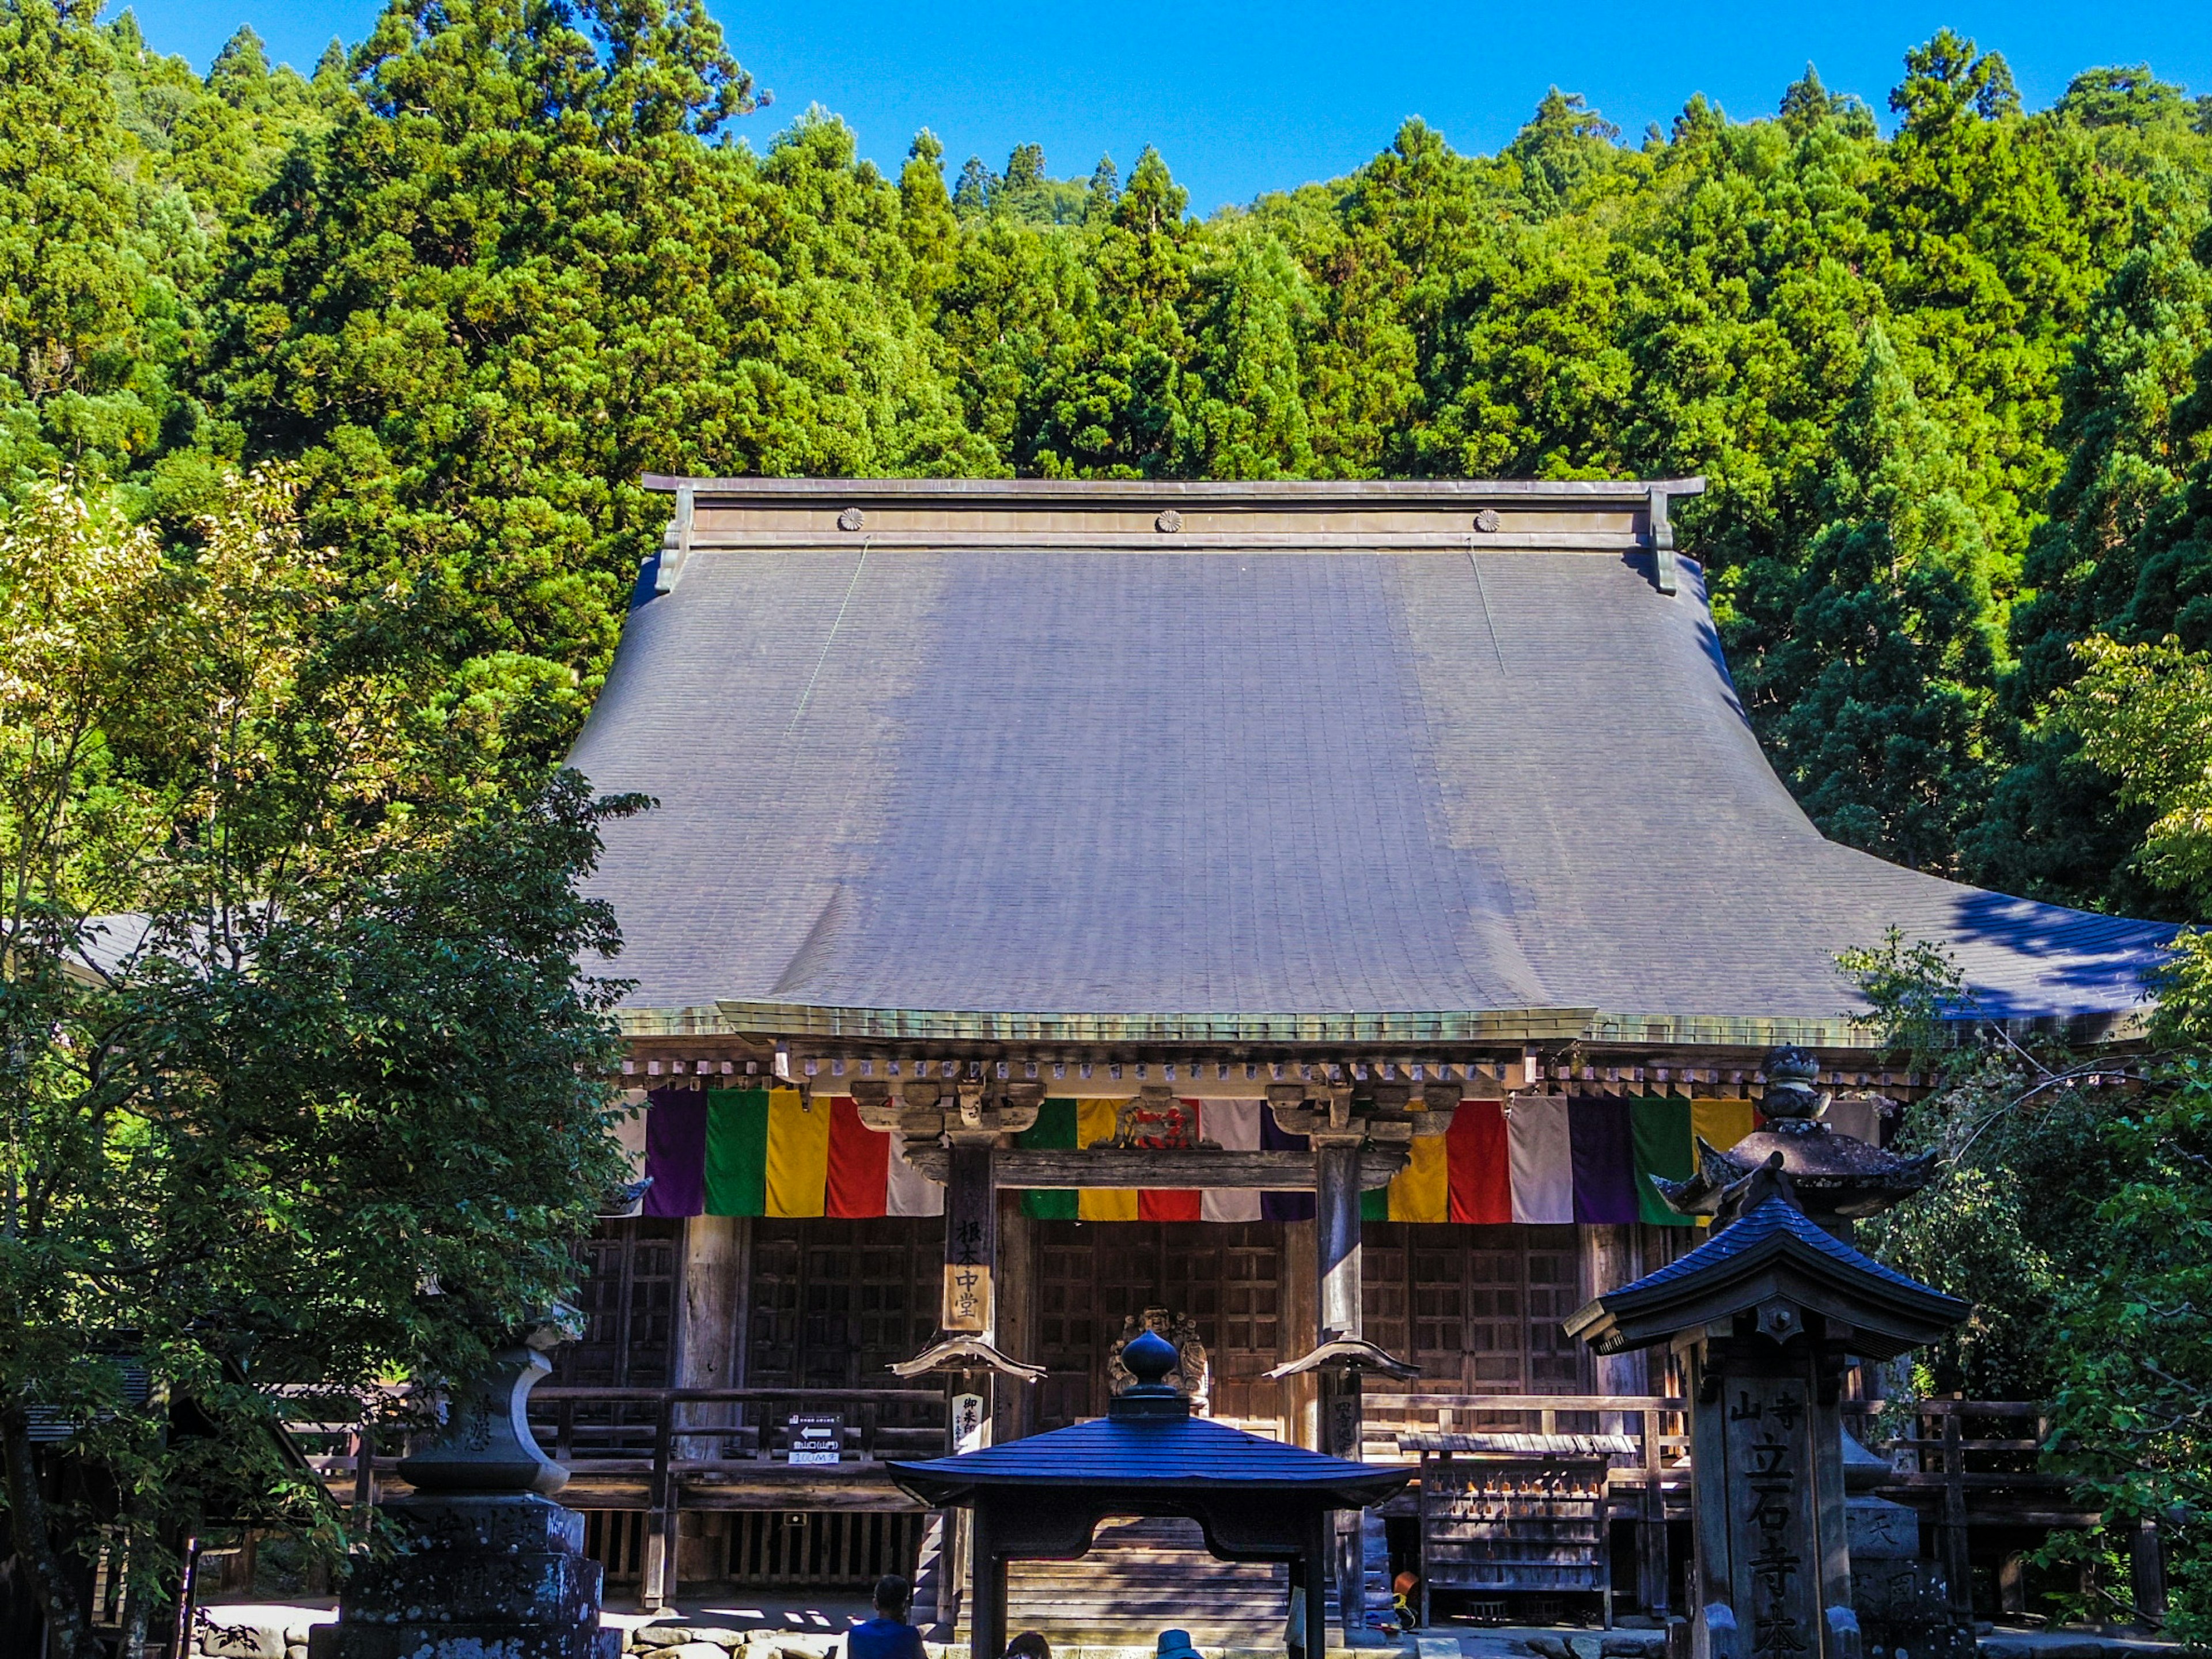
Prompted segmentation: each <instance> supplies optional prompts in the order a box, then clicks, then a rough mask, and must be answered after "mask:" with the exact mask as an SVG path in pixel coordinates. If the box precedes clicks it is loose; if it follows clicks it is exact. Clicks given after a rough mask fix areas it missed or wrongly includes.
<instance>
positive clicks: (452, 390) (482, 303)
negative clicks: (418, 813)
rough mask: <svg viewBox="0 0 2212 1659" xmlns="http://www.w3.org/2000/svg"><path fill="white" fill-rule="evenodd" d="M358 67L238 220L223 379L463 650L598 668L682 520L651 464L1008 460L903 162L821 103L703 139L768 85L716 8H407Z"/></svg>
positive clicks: (893, 465)
mask: <svg viewBox="0 0 2212 1659" xmlns="http://www.w3.org/2000/svg"><path fill="white" fill-rule="evenodd" d="M355 74H356V81H357V83H358V91H359V94H360V95H359V98H358V100H356V103H355V105H354V106H353V107H351V108H350V109H349V111H348V112H347V113H346V114H345V116H344V117H343V118H342V119H341V120H340V121H339V122H338V124H337V126H336V127H335V128H333V130H332V131H331V132H330V133H329V134H328V136H327V137H325V138H323V139H321V140H319V141H318V142H315V143H311V144H308V145H305V146H303V147H301V149H298V150H296V151H295V155H294V156H293V159H292V161H290V162H289V163H288V167H287V170H286V172H285V173H284V175H283V179H281V181H280V182H279V184H278V185H277V186H276V189H275V190H273V191H271V192H270V194H269V196H268V197H266V198H264V204H263V210H262V211H261V213H260V214H259V215H258V217H257V218H256V220H255V221H254V222H253V223H252V225H251V226H250V227H249V228H248V229H247V230H246V231H245V232H243V233H241V234H240V238H239V252H238V254H237V257H236V258H235V260H234V262H233V264H231V266H230V268H229V270H228V272H227V273H226V274H225V276H223V278H222V283H221V284H220V287H219V290H218V302H219V305H220V308H221V315H222V328H221V335H222V337H221V341H220V345H219V349H218V350H217V352H216V357H215V362H214V366H213V374H214V380H213V384H215V385H216V386H219V387H220V390H221V399H220V406H221V409H222V413H223V415H224V416H225V417H226V419H227V420H228V421H229V422H232V423H234V428H235V430H236V432H237V433H238V435H239V441H241V442H242V443H243V445H244V447H245V448H246V451H247V452H248V453H251V454H253V455H257V456H258V455H264V454H282V455H286V456H296V457H297V458H299V459H300V462H301V467H302V472H303V476H304V477H305V478H306V480H307V494H306V496H305V502H304V509H303V511H304V515H305V521H306V523H307V526H308V528H309V531H310V533H311V534H312V535H313V537H314V538H316V539H319V540H323V541H327V542H329V543H330V544H333V545H336V546H338V547H341V548H343V550H344V553H345V557H346V560H347V562H348V572H349V578H350V579H351V580H353V581H354V582H355V583H356V584H357V585H359V586H362V587H365V588H382V587H386V586H395V585H396V586H404V587H405V588H407V589H409V590H410V591H411V592H416V593H419V594H420V595H421V596H422V601H423V603H425V604H426V605H431V606H433V607H435V608H436V609H437V610H438V611H439V613H440V614H441V617H443V618H444V624H443V625H444V628H445V630H446V641H447V642H446V644H445V645H444V647H443V650H444V653H445V654H446V656H447V659H448V661H449V662H450V663H451V664H452V665H453V667H454V668H455V669H456V670H457V671H474V670H473V669H471V666H470V665H478V664H481V663H483V662H484V661H485V660H487V659H490V658H492V657H495V656H499V655H506V656H510V657H513V658H514V659H526V660H527V661H529V662H532V663H534V664H537V665H541V669H540V671H539V672H540V677H541V678H543V679H544V682H545V683H547V684H562V683H563V681H565V682H566V683H567V684H570V685H578V684H580V685H585V686H588V685H589V684H592V682H593V681H594V680H595V679H596V678H597V676H599V674H600V673H602V672H603V671H605V666H606V663H607V660H608V659H609V656H610V654H611V651H612V648H613V643H614V638H615V634H616V630H617V625H618V623H619V620H620V617H621V616H622V613H623V604H624V600H625V599H626V596H627V594H628V592H629V586H630V584H631V582H632V580H633V579H634V577H635V571H636V568H637V565H638V562H639V560H640V559H641V556H643V555H644V553H645V552H646V551H647V549H649V548H650V547H651V546H652V545H653V543H654V542H655V540H656V539H657V538H658V535H659V527H660V525H661V523H662V521H663V520H665V506H664V505H662V504H658V503H656V501H654V499H653V498H652V497H649V496H648V495H646V494H645V493H644V492H643V491H642V490H641V489H640V488H639V487H638V483H637V479H638V477H639V475H640V474H641V473H642V472H645V471H654V470H659V471H684V470H692V471H702V470H703V471H717V472H724V473H750V472H769V473H801V474H805V473H832V474H834V473H888V474H898V473H909V472H932V471H962V470H973V469H975V468H977V467H984V468H987V467H988V465H989V463H990V458H989V455H988V452H987V450H985V449H984V448H983V447H981V445H979V444H977V443H976V442H975V441H974V440H973V439H972V438H970V437H969V435H968V434H967V432H966V430H965V429H964V428H963V423H962V422H961V420H960V417H959V411H958V409H957V404H955V403H954V401H953V399H952V398H951V396H950V394H949V392H948V391H947V389H946V388H945V386H944V385H943V383H942V382H941V380H939V376H938V374H937V373H936V372H935V368H934V366H933V365H934V353H933V349H932V348H931V344H930V343H929V341H928V340H927V337H925V335H924V333H923V331H922V330H921V327H920V325H919V324H918V322H917V318H916V312H915V297H916V296H915V279H914V275H913V273H914V269H915V250H913V249H911V248H910V247H909V246H908V244H907V243H906V241H905V240H902V237H901V235H900V224H901V207H902V201H901V196H900V193H899V191H897V190H896V189H894V188H893V187H892V186H891V185H890V184H889V183H888V182H887V181H886V180H885V179H883V178H882V177H881V175H879V174H878V173H877V172H876V171H875V170H874V169H873V168H872V167H869V166H867V165H866V164H865V163H862V162H859V161H856V160H855V158H854V153H853V141H852V135H851V134H850V133H849V132H848V131H847V130H846V129H845V128H844V127H843V126H842V125H840V124H838V123H837V122H836V121H835V120H833V119H831V118H828V117H826V116H823V115H820V114H817V113H810V114H809V115H807V116H806V117H804V118H801V120H800V121H799V122H798V123H797V124H796V125H794V126H793V127H792V128H791V129H790V130H789V131H787V132H786V133H785V134H784V135H783V136H782V137H781V138H779V139H778V140H777V141H776V143H775V144H774V145H773V146H772V147H771V148H770V149H769V151H768V153H767V154H766V155H764V156H761V157H758V158H756V157H755V156H753V155H751V154H750V152H748V151H746V150H744V149H738V148H735V147H731V146H727V145H720V146H717V145H713V144H709V143H706V142H703V141H704V140H706V139H707V138H708V137H711V136H712V135H713V134H714V133H715V132H716V131H719V130H720V127H721V126H722V125H723V124H724V123H725V122H726V120H727V119H729V118H731V117H732V116H733V115H735V114H736V113H738V112H741V111H742V110H743V109H744V108H745V107H746V106H747V100H748V99H749V96H750V81H749V80H748V79H747V77H746V76H744V72H743V71H742V70H740V69H739V68H738V65H737V64H736V63H735V61H734V60H733V59H732V58H731V57H730V56H729V54H728V53H727V52H726V50H725V49H724V47H723V46H722V43H721V36H720V31H719V29H717V28H716V27H714V25H713V24H712V23H710V22H708V21H707V19H706V16H705V14H704V12H703V11H702V9H700V8H699V7H698V5H697V4H696V3H668V4H656V5H652V6H647V7H643V8H639V7H635V6H627V5H624V6H614V5H606V6H599V7H578V8H574V9H563V10H560V11H555V10H551V9H542V8H538V7H535V6H528V5H523V4H520V3H508V0H471V3H466V4H455V5H441V6H436V7H432V6H428V5H423V6H421V7H413V8H410V7H396V8H395V9H392V10H391V11H389V12H387V13H386V15H385V17H384V19H383V20H382V21H381V22H380V24H379V25H378V27H377V29H376V32H375V33H374V34H373V35H372V36H371V37H370V39H369V40H368V43H367V44H366V45H365V46H362V48H361V49H360V51H359V52H357V53H356V57H355ZM549 88H550V90H549ZM924 252H927V250H925V251H924Z"/></svg>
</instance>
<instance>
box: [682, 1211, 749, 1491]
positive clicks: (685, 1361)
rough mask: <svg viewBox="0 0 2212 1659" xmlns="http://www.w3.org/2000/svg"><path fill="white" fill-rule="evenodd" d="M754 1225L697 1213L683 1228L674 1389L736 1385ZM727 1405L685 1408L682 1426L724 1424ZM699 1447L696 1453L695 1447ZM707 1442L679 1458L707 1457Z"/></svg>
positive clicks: (744, 1220)
mask: <svg viewBox="0 0 2212 1659" xmlns="http://www.w3.org/2000/svg"><path fill="white" fill-rule="evenodd" d="M751 1229H752V1223H751V1221H750V1219H749V1218H744V1217H741V1216H732V1215H695V1216H693V1217H691V1218H690V1219H689V1220H687V1221H686V1222H685V1223H684V1267H683V1279H682V1283H683V1297H682V1299H681V1301H680V1302H679V1304H678V1307H679V1309H680V1312H679V1314H678V1320H677V1327H676V1386H677V1387H678V1388H679V1389H733V1388H736V1387H737V1386H738V1329H739V1328H740V1327H741V1326H742V1325H743V1324H744V1313H745V1290H746V1285H745V1271H744V1270H745V1260H744V1258H745V1255H746V1246H747V1245H749V1244H750V1243H751V1237H750V1234H751ZM726 1409H727V1408H726V1407H719V1406H690V1407H685V1408H684V1413H683V1414H682V1416H681V1418H680V1419H678V1420H679V1422H680V1423H681V1424H682V1425H683V1426H684V1427H687V1428H688V1427H692V1426H704V1425H708V1424H720V1423H723V1422H724V1421H725V1420H726V1419H725V1418H724V1417H723V1416H722V1415H720V1413H724V1412H726ZM693 1444H694V1443H686V1445H685V1446H684V1449H682V1450H681V1451H679V1452H678V1455H679V1456H683V1457H704V1456H706V1455H708V1443H707V1442H706V1441H705V1439H704V1438H702V1439H700V1440H699V1441H697V1442H696V1449H693Z"/></svg>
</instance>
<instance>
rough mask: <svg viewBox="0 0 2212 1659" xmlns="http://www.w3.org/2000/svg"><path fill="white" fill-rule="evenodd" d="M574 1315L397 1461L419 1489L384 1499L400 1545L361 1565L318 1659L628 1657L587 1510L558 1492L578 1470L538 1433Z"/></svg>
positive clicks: (516, 1354)
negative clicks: (544, 1388) (554, 1356)
mask: <svg viewBox="0 0 2212 1659" xmlns="http://www.w3.org/2000/svg"><path fill="white" fill-rule="evenodd" d="M563 1316H566V1317H565V1318H564V1317H563ZM573 1317H574V1314H573V1310H568V1309H562V1310H556V1314H555V1315H552V1316H548V1317H546V1318H544V1319H543V1320H541V1321H539V1322H537V1323H536V1324H533V1325H532V1326H530V1327H529V1328H526V1329H525V1330H523V1331H521V1332H519V1333H517V1334H516V1336H515V1338H514V1340H513V1341H512V1342H511V1343H509V1344H508V1345H507V1346H503V1347H501V1348H500V1349H499V1350H497V1351H496V1352H494V1353H493V1355H492V1356H491V1358H490V1360H489V1362H488V1363H487V1364H485V1366H484V1368H483V1370H480V1371H479V1372H477V1374H476V1375H475V1376H472V1377H470V1378H469V1379H467V1380H466V1381H465V1382H464V1383H459V1384H457V1385H456V1386H455V1387H454V1389H453V1392H452V1395H451V1396H450V1398H449V1399H448V1401H447V1410H446V1421H445V1424H444V1425H443V1427H442V1428H441V1431H440V1432H439V1434H438V1436H437V1437H436V1438H435V1440H434V1441H433V1442H432V1443H430V1444H429V1445H428V1446H426V1447H425V1448H423V1449H422V1450H421V1451H419V1452H416V1454H415V1455H412V1456H410V1457H408V1458H406V1459H404V1461H402V1462H401V1463H400V1465H399V1473H400V1474H401V1476H402V1477H403V1478H404V1480H406V1481H407V1482H408V1483H409V1485H410V1486H413V1487H414V1489H415V1490H414V1492H413V1493H412V1495H411V1496H409V1497H405V1498H395V1499H393V1500H392V1501H391V1502H390V1503H388V1504H386V1505H385V1506H384V1511H385V1514H386V1517H387V1518H388V1519H390V1520H391V1521H392V1522H394V1523H395V1525H396V1526H397V1527H398V1529H399V1532H400V1534H401V1543H400V1547H399V1549H398V1553H395V1554H392V1555H391V1556H388V1557H385V1558H382V1559H375V1558H372V1559H367V1560H364V1561H362V1562H361V1563H360V1564H358V1565H356V1568H355V1570H354V1572H353V1575H352V1577H350V1578H349V1579H348V1580H347V1581H346V1584H345V1588H344V1589H343V1591H341V1592H340V1594H339V1596H338V1619H337V1623H336V1624H332V1625H319V1626H316V1627H315V1629H314V1632H313V1634H312V1635H311V1636H310V1638H309V1639H308V1652H309V1655H310V1659H486V1656H489V1655H494V1654H496V1655H498V1656H500V1659H618V1656H619V1655H620V1654H621V1652H622V1632H620V1631H617V1630H601V1629H600V1628H599V1589H600V1578H601V1572H602V1570H601V1568H600V1566H599V1563H598V1562H596V1561H594V1560H592V1559H590V1558H588V1557H587V1556H586V1555H585V1553H584V1517H583V1515H582V1513H581V1512H580V1511H578V1510H569V1509H564V1508H562V1506H561V1505H560V1504H556V1503H554V1502H553V1501H552V1500H551V1498H550V1497H548V1496H547V1494H549V1493H551V1492H558V1491H559V1490H560V1489H561V1488H562V1486H565V1485H566V1484H567V1483H568V1471H567V1470H566V1469H564V1468H562V1467H561V1466H560V1465H559V1464H558V1463H556V1462H554V1461H553V1460H552V1459H551V1458H550V1457H548V1456H546V1455H545V1454H544V1451H543V1450H542V1449H539V1447H538V1442H537V1440H536V1439H535V1438H534V1437H532V1434H531V1432H530V1419H529V1408H528V1401H529V1396H530V1390H531V1389H532V1388H533V1387H535V1386H536V1385H537V1383H538V1381H539V1380H540V1379H541V1378H543V1377H544V1376H545V1375H546V1374H547V1373H548V1372H550V1370H552V1366H551V1365H550V1364H549V1363H548V1362H547V1360H546V1358H545V1355H546V1352H548V1351H550V1349H553V1348H556V1347H558V1346H560V1345H561V1344H562V1342H564V1341H566V1340H568V1338H569V1337H570V1336H571V1335H572V1334H573V1332H572V1330H571V1329H570V1328H569V1324H568V1321H569V1320H571V1319H573Z"/></svg>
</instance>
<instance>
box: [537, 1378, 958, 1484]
mask: <svg viewBox="0 0 2212 1659" xmlns="http://www.w3.org/2000/svg"><path fill="white" fill-rule="evenodd" d="M827 1413H837V1414H839V1415H842V1416H843V1417H844V1418H845V1419H847V1420H846V1422H845V1425H844V1428H843V1436H842V1446H841V1448H840V1449H841V1450H842V1452H843V1453H845V1454H846V1455H847V1456H848V1458H851V1459H852V1461H851V1462H841V1463H839V1464H837V1465H836V1468H838V1469H839V1470H841V1471H844V1472H848V1473H849V1472H851V1471H852V1470H854V1469H855V1468H860V1467H864V1466H875V1467H878V1468H880V1467H881V1464H882V1462H883V1460H884V1458H885V1457H887V1456H888V1457H934V1456H937V1455H939V1454H941V1453H943V1452H944V1451H945V1449H946V1446H945V1395H944V1393H943V1391H942V1390H941V1389H930V1390H927V1391H925V1390H923V1389H588V1388H552V1387H544V1388H539V1389H537V1390H536V1391H535V1392H533V1393H532V1395H531V1396H530V1425H531V1428H532V1431H533V1432H535V1433H536V1435H537V1437H538V1443H539V1444H540V1445H542V1446H544V1448H545V1449H546V1451H547V1453H548V1454H550V1455H551V1456H552V1457H553V1459H554V1460H555V1461H556V1462H559V1463H562V1464H564V1465H566V1466H567V1467H568V1470H569V1472H570V1473H571V1474H653V1475H655V1476H656V1477H657V1476H658V1475H659V1474H662V1473H664V1472H665V1470H672V1471H674V1472H675V1473H677V1474H715V1473H726V1474H734V1473H749V1474H759V1473H761V1472H762V1471H763V1468H767V1467H770V1466H779V1465H781V1466H787V1464H788V1458H789V1454H790V1447H789V1444H788V1435H787V1431H786V1430H785V1425H786V1424H787V1422H788V1420H789V1419H790V1418H792V1417H793V1416H799V1415H822V1414H827ZM886 1419H889V1420H886ZM824 1467H828V1466H826V1465H825V1466H824Z"/></svg>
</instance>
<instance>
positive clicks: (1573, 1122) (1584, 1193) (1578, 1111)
mask: <svg viewBox="0 0 2212 1659" xmlns="http://www.w3.org/2000/svg"><path fill="white" fill-rule="evenodd" d="M1567 1140H1568V1145H1569V1146H1570V1147H1571V1149H1572V1151H1573V1154H1574V1164H1575V1219H1576V1220H1577V1221H1581V1222H1595V1223H1598V1224H1601V1225H1612V1224H1618V1223H1620V1222H1627V1221H1634V1220H1635V1219H1637V1215H1638V1212H1637V1206H1636V1134H1635V1128H1634V1124H1633V1121H1632V1119H1631V1117H1630V1115H1629V1108H1628V1102H1627V1101H1626V1100H1616V1099H1614V1098H1613V1097H1612V1096H1610V1095H1576V1096H1573V1097H1570V1098H1569V1100H1568V1102H1567Z"/></svg>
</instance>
